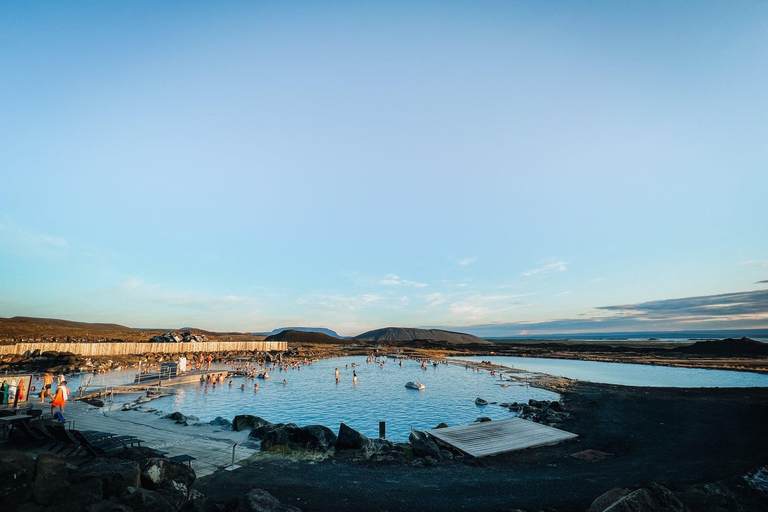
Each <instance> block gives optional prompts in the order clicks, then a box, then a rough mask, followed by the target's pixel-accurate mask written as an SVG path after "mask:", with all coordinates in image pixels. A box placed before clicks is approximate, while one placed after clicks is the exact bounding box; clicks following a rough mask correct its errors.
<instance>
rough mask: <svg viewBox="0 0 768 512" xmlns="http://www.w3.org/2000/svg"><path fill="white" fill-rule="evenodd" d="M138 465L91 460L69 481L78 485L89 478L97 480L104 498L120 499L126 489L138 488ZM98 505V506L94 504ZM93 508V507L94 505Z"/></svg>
mask: <svg viewBox="0 0 768 512" xmlns="http://www.w3.org/2000/svg"><path fill="white" fill-rule="evenodd" d="M140 474H141V472H140V470H139V463H138V462H136V461H132V460H121V459H93V460H90V461H87V462H85V463H84V464H83V465H82V466H80V468H79V469H78V470H77V471H76V472H74V473H73V474H72V475H71V476H70V479H71V480H72V482H73V483H79V482H82V481H85V480H87V479H89V478H94V477H96V478H98V479H100V480H101V483H102V485H103V486H104V496H105V497H108V496H117V497H120V496H122V495H123V493H125V491H126V489H128V487H139V483H140ZM96 505H98V504H96ZM94 506H95V505H94Z"/></svg>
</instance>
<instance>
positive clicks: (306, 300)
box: [297, 293, 385, 311]
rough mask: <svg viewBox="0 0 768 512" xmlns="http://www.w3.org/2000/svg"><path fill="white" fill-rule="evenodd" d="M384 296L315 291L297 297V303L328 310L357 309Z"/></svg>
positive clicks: (382, 299) (380, 300) (374, 302)
mask: <svg viewBox="0 0 768 512" xmlns="http://www.w3.org/2000/svg"><path fill="white" fill-rule="evenodd" d="M384 300H385V297H383V296H381V295H378V294H375V293H363V294H357V295H344V294H340V293H331V294H328V293H315V294H309V295H305V296H303V297H301V298H299V299H298V301H297V302H298V303H299V304H301V305H306V306H310V307H315V308H319V309H328V310H344V311H358V310H361V309H363V308H366V307H368V306H371V305H374V304H377V303H380V302H382V301H384Z"/></svg>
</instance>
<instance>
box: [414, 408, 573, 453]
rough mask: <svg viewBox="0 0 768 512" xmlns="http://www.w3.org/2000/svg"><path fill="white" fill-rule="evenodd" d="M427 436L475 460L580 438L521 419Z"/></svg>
mask: <svg viewBox="0 0 768 512" xmlns="http://www.w3.org/2000/svg"><path fill="white" fill-rule="evenodd" d="M427 433H428V434H429V435H430V436H432V437H435V438H437V439H439V440H440V441H442V442H443V443H445V444H448V445H450V446H452V447H454V448H456V449H458V450H461V451H462V452H464V453H467V454H469V455H471V456H473V457H487V456H488V455H496V454H499V453H505V452H512V451H515V450H523V449H525V448H534V447H536V446H546V445H551V444H557V443H559V442H561V441H565V440H567V439H574V438H576V437H578V436H577V435H576V434H572V433H570V432H566V431H565V430H560V429H557V428H554V427H548V426H546V425H542V424H540V423H534V422H532V421H528V420H523V419H520V418H510V419H508V420H494V421H486V422H483V423H471V424H469V425H462V426H460V427H448V428H437V429H432V430H427Z"/></svg>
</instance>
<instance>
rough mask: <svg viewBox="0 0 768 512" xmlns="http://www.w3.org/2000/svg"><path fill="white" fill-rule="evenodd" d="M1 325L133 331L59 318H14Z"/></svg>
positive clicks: (126, 328)
mask: <svg viewBox="0 0 768 512" xmlns="http://www.w3.org/2000/svg"><path fill="white" fill-rule="evenodd" d="M0 323H2V324H3V325H7V326H9V327H10V326H17V327H19V328H21V329H24V328H25V327H36V326H46V327H65V328H69V329H88V330H90V331H131V330H132V329H131V328H130V327H126V326H124V325H119V324H99V323H89V322H72V321H70V320H59V319H57V318H34V317H30V316H14V317H13V318H0Z"/></svg>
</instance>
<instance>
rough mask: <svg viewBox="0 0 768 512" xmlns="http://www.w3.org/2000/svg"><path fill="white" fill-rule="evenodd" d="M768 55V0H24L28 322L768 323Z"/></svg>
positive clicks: (8, 22) (10, 119)
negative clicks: (683, 309)
mask: <svg viewBox="0 0 768 512" xmlns="http://www.w3.org/2000/svg"><path fill="white" fill-rule="evenodd" d="M766 62H768V4H766V3H764V2H756V1H754V2H752V1H744V2H728V3H723V2H706V1H696V2H607V1H606V2H578V3H574V2H546V1H542V2H514V1H512V2H510V1H496V2H482V1H479V2H424V1H422V2H420V1H408V2H387V3H382V2H290V1H281V2H215V3H214V2H189V1H185V2H162V3H158V2H75V3H70V2H35V3H34V4H30V3H29V2H3V3H2V5H0V119H2V122H0V176H1V178H2V179H1V181H0V183H1V184H0V316H13V315H27V316H47V317H58V318H68V319H73V320H83V321H115V322H120V323H124V324H127V325H131V326H141V327H146V326H161V327H175V326H182V325H194V326H198V327H203V328H209V329H228V330H229V329H231V330H255V331H260V330H270V329H272V328H274V327H280V326H285V325H299V324H300V325H312V326H327V327H331V328H335V329H337V330H338V331H339V332H341V333H343V334H356V333H358V332H361V331H363V330H365V329H368V328H375V327H380V326H385V325H405V326H427V325H428V326H447V327H453V328H460V327H461V328H464V327H466V326H471V325H488V324H493V325H497V324H502V325H505V326H506V325H507V324H509V330H510V333H512V334H515V333H519V332H524V331H525V330H527V326H530V327H532V326H536V329H538V330H541V331H548V330H551V331H553V332H554V331H558V332H560V331H562V330H569V329H577V328H579V329H585V327H584V326H583V324H569V323H567V322H566V323H563V322H564V321H568V320H580V321H582V320H584V319H586V320H597V321H598V322H597V323H594V322H593V323H591V324H589V329H588V330H595V329H594V328H593V327H595V328H600V329H609V330H610V329H613V330H630V329H634V328H637V329H640V330H647V327H651V326H652V327H653V328H655V329H693V328H708V327H717V328H725V327H734V328H738V327H768V298H767V297H766V294H767V293H768V292H767V290H768V285H767V284H766V283H759V281H763V280H766V279H768V208H766V206H765V192H766V190H768V144H766V140H768V137H767V135H768V92H766V91H768V66H766V65H765V63H766ZM744 293H747V295H743V294H744ZM726 294H727V296H726V297H724V295H726ZM714 296H719V298H710V299H705V300H704V299H697V300H695V301H694V302H695V304H696V308H698V309H696V312H691V311H687V313H686V314H680V303H679V302H664V301H666V300H669V299H676V300H682V299H686V298H690V297H699V298H700V297H714ZM702 300H703V302H702ZM723 301H725V302H723ZM647 303H652V304H655V305H658V304H661V306H654V307H653V308H651V309H653V311H654V316H653V317H648V316H647V315H645V314H644V313H643V314H637V312H638V311H646V312H647V311H648V310H649V307H648V306H638V305H641V304H647ZM665 304H666V306H664V305H665ZM723 304H726V305H727V307H725V306H723ZM734 304H737V305H739V304H741V305H743V304H746V305H747V307H745V308H743V309H739V308H738V307H736V308H735V309H734V307H732V306H733V305H734ZM616 306H622V307H624V309H617V308H616ZM667 306H668V307H669V310H670V311H669V312H668V313H667V314H664V315H661V316H658V315H659V311H660V309H665V308H666V307H667ZM702 308H703V309H702ZM628 312H629V313H628ZM622 316H623V317H627V318H626V319H625V320H623V321H621V322H619V321H618V318H619V317H622ZM606 317H609V318H610V319H611V321H610V322H607V323H606V322H603V319H605V318H606ZM601 322H602V323H601Z"/></svg>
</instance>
